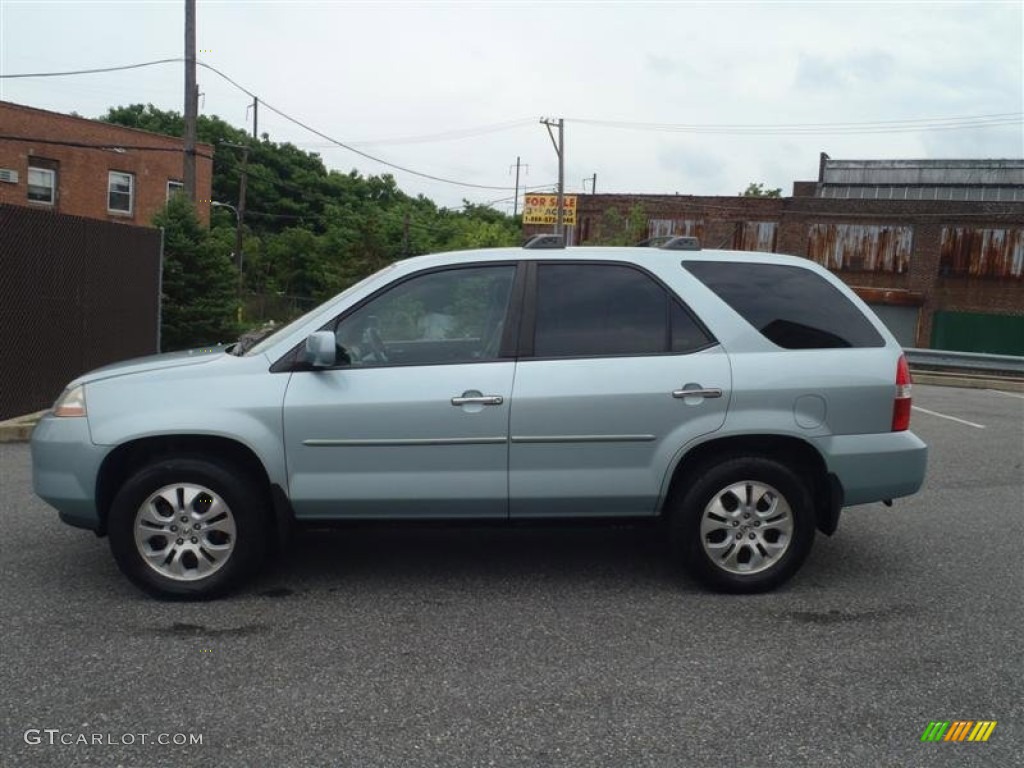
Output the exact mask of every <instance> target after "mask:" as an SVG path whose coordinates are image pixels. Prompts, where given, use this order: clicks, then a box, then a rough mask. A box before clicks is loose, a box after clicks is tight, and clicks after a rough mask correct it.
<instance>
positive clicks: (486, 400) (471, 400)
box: [452, 395, 505, 406]
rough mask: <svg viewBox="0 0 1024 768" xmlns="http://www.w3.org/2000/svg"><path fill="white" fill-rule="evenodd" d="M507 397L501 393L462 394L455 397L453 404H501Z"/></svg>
mask: <svg viewBox="0 0 1024 768" xmlns="http://www.w3.org/2000/svg"><path fill="white" fill-rule="evenodd" d="M503 402H505V398H503V397H502V396H501V395H462V396H461V397H453V398H452V405H456V406H458V405H501V404H502V403H503Z"/></svg>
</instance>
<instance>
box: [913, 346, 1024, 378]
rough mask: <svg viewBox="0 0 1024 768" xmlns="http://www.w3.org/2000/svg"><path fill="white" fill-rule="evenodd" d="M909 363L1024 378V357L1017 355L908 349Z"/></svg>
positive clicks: (918, 365)
mask: <svg viewBox="0 0 1024 768" xmlns="http://www.w3.org/2000/svg"><path fill="white" fill-rule="evenodd" d="M903 351H904V352H905V353H906V355H907V362H908V363H910V365H911V366H917V367H928V368H937V369H938V368H952V369H955V370H962V371H998V372H1000V373H1006V374H1012V375H1014V376H1024V357H1018V356H1017V355H987V354H982V353H980V352H955V351H953V350H948V349H914V348H912V347H906V348H904V350H903Z"/></svg>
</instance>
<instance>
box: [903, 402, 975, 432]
mask: <svg viewBox="0 0 1024 768" xmlns="http://www.w3.org/2000/svg"><path fill="white" fill-rule="evenodd" d="M910 407H911V408H913V409H914V410H915V411H920V412H921V413H927V414H928V415H929V416H938V417H939V418H940V419H949V420H950V421H955V422H956V423H957V424H966V425H967V426H968V427H974V428H975V429H984V428H985V425H984V424H975V423H974V422H973V421H967V420H966V419H958V418H957V417H956V416H947V415H946V414H945V413H938V412H937V411H929V410H928V409H927V408H922V407H921V406H919V405H912V406H910Z"/></svg>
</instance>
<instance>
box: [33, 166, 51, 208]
mask: <svg viewBox="0 0 1024 768" xmlns="http://www.w3.org/2000/svg"><path fill="white" fill-rule="evenodd" d="M28 199H29V200H31V201H32V202H33V203H45V204H46V205H53V204H54V203H55V202H56V201H57V172H56V171H53V170H51V169H49V168H34V167H32V166H29V168H28Z"/></svg>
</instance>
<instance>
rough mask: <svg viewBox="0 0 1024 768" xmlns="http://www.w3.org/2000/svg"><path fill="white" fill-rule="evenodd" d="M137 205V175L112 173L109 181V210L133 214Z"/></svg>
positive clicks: (119, 172)
mask: <svg viewBox="0 0 1024 768" xmlns="http://www.w3.org/2000/svg"><path fill="white" fill-rule="evenodd" d="M134 203H135V175H134V174H131V173H122V172H121V171H111V172H110V174H109V177H108V181H107V210H108V211H110V212H111V213H129V214H130V213H131V212H132V210H133V208H134Z"/></svg>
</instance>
